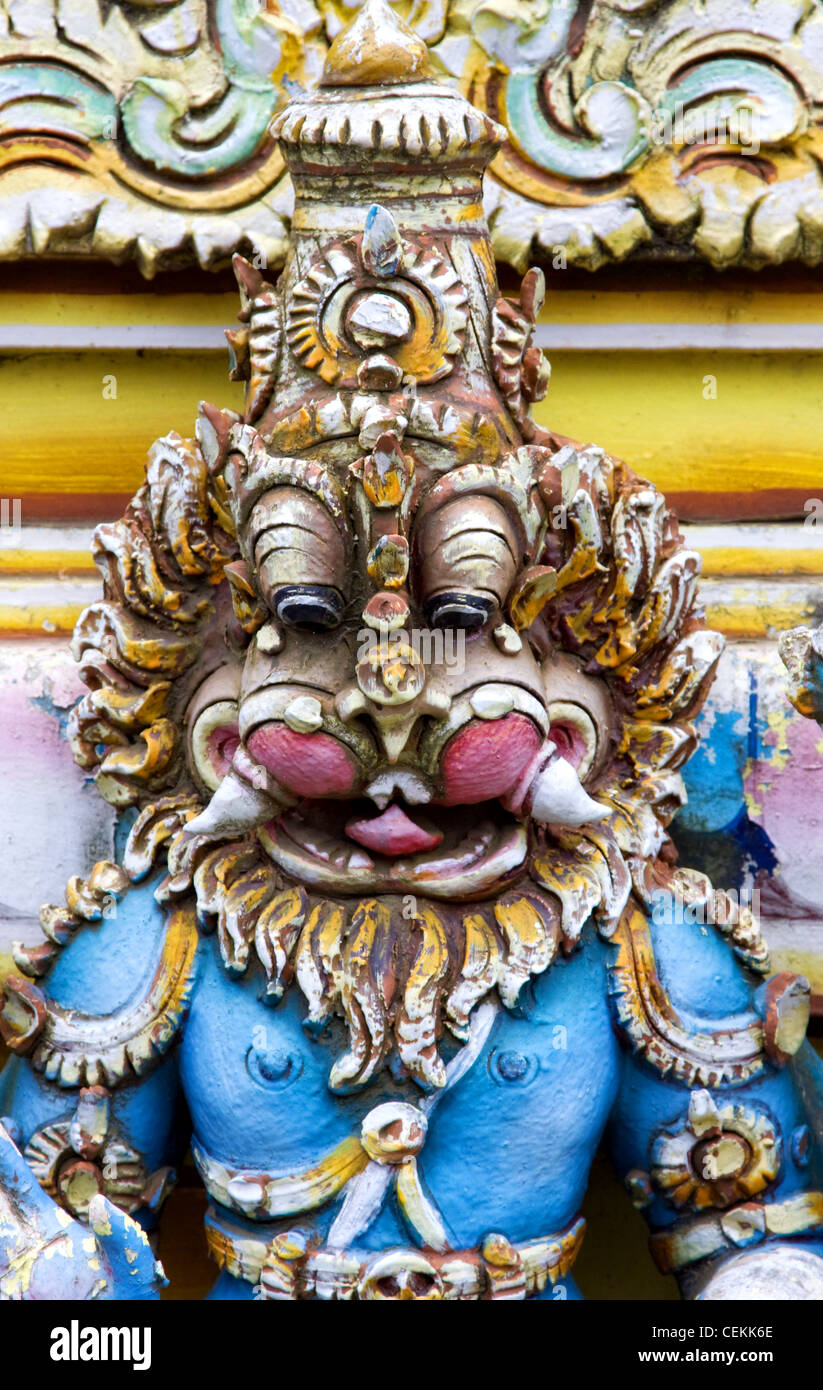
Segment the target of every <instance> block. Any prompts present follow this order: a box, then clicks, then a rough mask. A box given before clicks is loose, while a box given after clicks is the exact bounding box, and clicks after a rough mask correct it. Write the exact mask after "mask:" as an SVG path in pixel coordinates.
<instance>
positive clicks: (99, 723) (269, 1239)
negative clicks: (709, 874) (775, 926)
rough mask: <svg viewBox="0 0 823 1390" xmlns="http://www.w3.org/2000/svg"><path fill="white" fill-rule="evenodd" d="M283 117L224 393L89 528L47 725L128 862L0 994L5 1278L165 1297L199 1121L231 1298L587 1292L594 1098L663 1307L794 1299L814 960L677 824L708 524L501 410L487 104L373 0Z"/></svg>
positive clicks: (809, 1218) (81, 892)
mask: <svg viewBox="0 0 823 1390" xmlns="http://www.w3.org/2000/svg"><path fill="white" fill-rule="evenodd" d="M277 135H278V138H279V140H280V142H281V147H282V150H283V155H284V158H285V159H286V161H287V163H288V166H289V169H290V171H291V174H292V177H293V179H294V183H295V188H296V191H297V205H296V211H295V218H294V225H293V233H292V241H291V246H290V251H289V256H288V259H287V262H286V265H285V269H284V271H283V275H282V277H281V279H280V280H279V282H278V283H277V285H276V286H274V285H273V284H271V283H270V282H268V281H267V280H266V279H265V278H264V276H263V274H262V273H261V271H260V270H258V269H256V268H255V267H254V266H252V265H250V264H249V263H247V262H245V261H243V260H241V259H238V261H237V274H238V280H239V284H240V291H241V298H242V308H241V313H240V320H241V326H240V328H239V329H237V330H234V331H233V332H232V333H230V334H229V337H230V340H231V347H232V353H233V362H234V366H233V370H234V372H235V374H236V375H237V376H239V377H240V378H242V379H245V380H246V382H247V409H246V413H245V415H244V417H243V418H239V417H238V416H235V415H233V414H231V413H229V412H224V411H220V410H219V409H216V408H215V407H213V406H210V405H203V406H202V408H201V412H200V416H199V419H198V422H197V428H196V435H195V437H194V438H193V439H183V438H181V437H180V436H178V435H176V434H170V435H168V436H166V437H165V438H164V439H161V440H160V441H159V442H158V443H156V444H155V445H154V447H153V449H152V451H151V454H150V458H149V463H148V466H147V470H146V480H145V484H144V486H143V487H142V488H141V489H140V491H139V492H138V493H137V495H136V496H135V498H134V500H133V502H132V504H131V506H130V508H129V510H128V512H127V513H126V515H125V516H124V517H123V518H122V519H121V520H120V521H118V522H116V523H114V524H112V525H103V526H101V527H99V528H98V531H97V533H96V554H97V559H98V563H99V567H100V569H101V572H102V574H103V577H104V583H105V588H104V598H103V599H102V601H100V602H98V603H95V604H93V605H92V606H91V607H90V608H89V609H88V610H87V611H86V612H85V613H84V614H83V616H82V617H81V619H80V621H79V623H78V626H77V629H76V633H75V639H74V652H75V655H76V657H77V660H78V661H79V663H80V669H81V671H82V674H83V677H84V679H85V682H86V684H87V685H88V687H89V693H88V694H87V695H86V696H85V697H84V698H83V699H82V700H81V701H80V703H79V704H78V705H77V707H76V708H75V710H74V711H73V713H72V716H71V719H70V731H71V737H72V742H73V747H74V752H75V756H76V757H77V758H78V760H79V761H80V763H81V764H82V765H83V766H84V767H85V768H87V769H88V772H89V775H90V776H93V777H94V778H95V779H96V782H97V786H98V788H99V790H100V792H101V793H102V794H103V795H104V796H105V797H106V798H107V799H108V800H109V801H110V802H112V803H113V804H114V805H115V806H116V807H117V808H119V810H120V812H121V815H120V829H119V833H118V854H117V863H113V862H112V863H109V862H103V863H99V864H97V865H95V866H94V868H93V869H92V871H91V872H90V873H89V874H88V876H86V877H81V876H77V877H75V878H73V879H72V880H71V881H70V883H69V885H68V889H67V894H66V903H65V906H62V905H56V906H48V907H46V908H44V909H43V913H42V926H43V930H44V941H43V943H42V944H41V945H39V946H36V947H34V948H32V947H27V948H21V949H20V950H19V951H18V953H17V963H18V966H19V968H20V971H21V974H20V975H19V976H17V977H13V978H12V979H10V980H9V981H8V982H7V984H6V987H5V1003H4V1007H3V1011H2V1015H0V1027H2V1031H3V1036H4V1038H5V1040H6V1042H7V1043H8V1045H9V1047H10V1048H11V1050H12V1052H13V1053H14V1054H15V1055H14V1057H13V1058H12V1061H11V1062H10V1064H9V1066H8V1067H7V1070H6V1072H5V1073H4V1077H3V1081H2V1091H1V1092H0V1114H2V1115H3V1116H5V1119H4V1121H3V1123H4V1125H5V1130H6V1134H7V1138H6V1140H5V1151H4V1160H3V1164H4V1166H3V1179H2V1182H3V1192H4V1196H5V1201H4V1203H3V1206H2V1211H0V1232H2V1245H3V1250H4V1255H3V1272H2V1274H0V1292H2V1293H4V1294H5V1295H7V1296H9V1297H30V1298H43V1297H52V1298H55V1297H65V1296H70V1297H76V1298H83V1297H103V1298H117V1299H125V1298H134V1297H152V1296H156V1295H157V1293H158V1291H159V1287H160V1273H159V1270H156V1269H155V1265H154V1256H153V1254H152V1251H151V1249H150V1247H149V1246H148V1245H147V1244H146V1242H145V1239H144V1237H143V1236H142V1234H141V1232H142V1230H143V1228H145V1229H147V1230H151V1229H152V1228H153V1226H154V1225H155V1222H156V1220H157V1217H158V1214H159V1211H160V1208H161V1206H162V1202H163V1198H164V1196H165V1195H166V1193H167V1191H168V1190H169V1187H170V1185H171V1183H172V1182H173V1180H174V1168H175V1166H176V1165H177V1164H178V1163H179V1161H180V1159H181V1156H182V1154H183V1153H184V1152H185V1149H186V1146H187V1144H188V1143H189V1142H191V1148H192V1153H193V1155H194V1160H195V1163H196V1165H197V1168H198V1170H199V1173H200V1176H201V1178H202V1180H203V1183H204V1185H205V1187H206V1189H207V1191H208V1194H209V1198H210V1207H209V1214H208V1217H207V1224H206V1234H207V1239H208V1244H209V1249H210V1252H211V1254H212V1255H213V1257H214V1259H215V1261H216V1263H217V1265H218V1267H219V1271H220V1273H219V1278H218V1280H217V1283H216V1285H215V1289H214V1293H213V1296H214V1297H216V1298H221V1299H243V1298H251V1297H254V1296H257V1297H259V1298H262V1299H264V1300H290V1299H309V1298H320V1299H348V1298H364V1299H389V1300H395V1299H399V1300H411V1299H423V1300H432V1299H441V1298H447V1299H478V1298H482V1299H497V1298H503V1299H512V1298H514V1299H522V1298H527V1297H529V1298H538V1299H561V1298H575V1297H578V1296H579V1295H578V1293H577V1290H576V1285H575V1283H574V1278H573V1274H572V1267H573V1264H574V1260H575V1256H576V1254H577V1251H578V1249H579V1247H580V1243H581V1241H582V1238H583V1221H582V1219H581V1218H580V1216H579V1211H580V1205H581V1201H582V1198H583V1195H584V1192H585V1189H586V1185H587V1181H588V1173H589V1168H590V1165H591V1162H592V1159H593V1157H594V1154H595V1151H596V1149H597V1147H598V1144H599V1143H600V1141H601V1138H602V1137H603V1136H604V1134H605V1136H606V1139H607V1142H608V1143H609V1145H610V1148H611V1151H612V1153H613V1156H614V1160H615V1163H616V1165H617V1168H618V1170H619V1172H620V1173H621V1175H622V1176H623V1177H624V1179H625V1182H626V1186H627V1189H628V1192H629V1195H630V1197H631V1199H632V1200H633V1201H634V1202H635V1203H636V1204H637V1206H639V1207H641V1208H642V1209H643V1210H644V1212H645V1214H646V1215H647V1217H648V1220H649V1224H650V1226H651V1228H652V1250H653V1254H654V1256H655V1259H656V1260H657V1262H658V1264H659V1266H660V1267H661V1268H662V1269H663V1270H667V1271H672V1272H674V1273H676V1274H677V1276H678V1278H679V1280H680V1283H681V1287H682V1289H683V1292H684V1294H685V1295H686V1296H688V1297H695V1296H699V1297H706V1298H725V1297H739V1296H742V1297H746V1298H754V1299H756V1298H766V1297H768V1298H774V1297H777V1298H781V1297H782V1298H787V1297H798V1296H799V1297H813V1298H817V1297H820V1296H821V1295H823V1263H821V1248H822V1245H821V1232H823V1191H821V1190H820V1182H821V1174H820V1171H819V1156H818V1152H817V1147H816V1139H815V1121H816V1117H817V1116H818V1115H819V1108H818V1105H817V1097H818V1095H819V1073H818V1066H817V1063H816V1061H815V1059H814V1056H813V1054H812V1053H811V1051H810V1049H809V1048H808V1045H805V1044H804V1041H803V1040H804V1034H805V1026H806V1020H807V1017H808V985H807V983H806V981H805V980H803V979H802V978H798V977H797V976H793V975H789V974H781V975H777V976H774V977H771V978H768V975H769V964H768V955H767V951H766V947H765V945H764V943H763V941H762V940H761V938H760V935H759V931H758V927H757V923H756V921H755V920H754V918H753V917H752V914H751V912H750V911H749V910H748V909H746V908H745V906H741V905H740V904H739V902H737V901H736V900H735V899H734V898H733V897H732V896H730V895H728V894H726V893H723V892H721V891H716V890H715V889H714V888H713V887H712V885H711V884H710V883H709V881H708V880H707V879H706V878H705V876H703V875H701V874H698V873H696V872H691V871H689V870H688V869H686V868H683V867H680V866H678V864H677V862H676V857H675V855H674V852H673V847H672V845H671V842H670V840H669V838H668V835H667V826H668V824H669V821H670V820H671V818H672V816H673V815H674V813H675V811H676V810H677V808H678V806H680V805H681V804H682V801H683V798H684V791H683V783H682V780H681V776H680V772H679V769H680V767H681V766H682V764H683V763H684V762H685V760H686V759H687V758H688V757H689V755H690V753H691V752H692V751H693V748H694V746H695V735H694V730H693V726H692V723H691V719H692V717H693V716H694V714H695V713H696V711H697V710H698V708H699V706H700V703H701V700H702V698H703V696H704V695H705V692H706V689H707V686H708V684H709V682H710V680H711V676H712V672H713V668H714V666H715V663H716V661H717V659H718V656H719V654H720V649H721V645H722V643H721V639H720V638H719V637H718V636H717V635H716V634H714V633H712V632H710V631H707V630H706V628H705V627H704V625H703V623H702V620H701V613H700V609H699V606H698V605H697V600H696V583H697V579H698V573H699V557H698V556H697V554H696V553H695V552H693V551H690V550H689V549H687V548H686V546H685V545H684V543H683V542H682V540H681V538H680V536H679V533H678V530H677V526H676V522H675V520H674V518H673V517H672V515H671V514H670V513H669V512H668V511H667V509H666V506H665V503H664V501H663V498H662V497H661V496H660V495H659V493H658V492H657V491H656V490H655V489H654V488H653V487H652V486H651V485H650V484H648V483H646V482H644V481H643V480H642V479H639V478H637V477H635V476H634V475H633V474H632V473H631V472H630V471H629V470H628V469H627V468H625V466H624V465H622V464H621V463H620V462H619V461H618V460H616V459H613V458H610V457H607V456H606V455H604V453H603V452H602V451H601V450H599V449H596V448H593V447H589V448H586V449H583V448H580V447H579V446H576V445H574V444H572V443H570V442H569V441H567V440H563V439H560V438H558V437H555V436H554V435H552V434H549V433H547V432H545V431H542V430H540V429H538V428H537V427H536V426H535V424H534V423H533V422H532V420H531V418H530V403H531V402H532V401H534V400H535V399H538V398H539V397H540V396H541V395H542V394H543V393H544V392H545V389H546V386H547V382H548V367H547V364H546V363H545V361H544V360H543V358H542V356H541V354H540V353H539V351H537V350H536V349H535V348H534V347H532V346H531V344H530V339H531V333H532V326H533V323H534V320H535V317H536V315H537V314H538V313H539V309H540V301H541V295H542V277H541V275H540V274H539V273H538V272H534V271H530V272H528V274H527V275H526V276H525V278H524V280H523V285H522V289H521V292H520V297H519V300H518V301H517V302H512V301H508V300H505V299H503V298H501V297H500V296H499V293H498V290H497V285H496V279H495V267H494V257H493V254H492V250H491V245H490V242H489V237H488V231H487V226H486V223H485V220H484V216H483V211H482V204H481V180H482V176H483V172H484V169H485V167H486V165H487V163H488V161H489V159H490V158H491V157H492V156H493V155H494V152H495V150H496V149H497V147H498V145H499V142H500V140H501V138H502V135H503V132H502V131H501V130H500V129H499V128H498V127H497V126H496V125H495V124H494V123H493V122H492V121H491V120H490V118H489V117H488V116H487V115H485V114H484V113H482V112H479V111H477V110H475V109H473V108H472V107H471V106H469V105H468V104H467V102H466V101H465V99H464V98H463V97H462V96H461V95H460V94H458V93H457V92H455V91H453V90H451V89H449V88H448V87H444V86H442V85H438V84H437V83H436V82H435V81H433V80H432V77H431V73H430V70H429V57H428V54H427V50H426V46H425V44H423V43H422V42H421V41H420V40H419V39H417V38H416V37H415V36H414V34H413V33H412V32H411V31H410V30H408V29H406V28H405V27H404V26H403V25H402V24H401V23H399V22H398V21H397V19H396V17H395V16H394V15H393V14H392V12H391V11H390V10H389V9H388V8H387V7H386V6H385V4H384V3H383V0H369V3H368V5H367V6H366V7H365V8H364V9H363V10H362V11H360V13H359V14H358V16H357V18H356V19H355V21H354V23H353V24H352V26H351V27H349V28H348V29H346V30H344V31H342V32H341V34H340V35H339V36H338V38H337V40H336V41H335V43H334V44H333V46H332V47H331V49H330V51H329V53H328V56H327V58H326V63H325V68H324V72H323V76H322V79H321V82H320V84H319V86H318V88H317V89H316V90H315V91H314V92H312V93H296V94H295V95H294V97H293V99H292V101H291V102H290V104H289V105H288V107H287V108H286V109H285V110H284V111H283V113H282V114H281V115H280V116H279V117H278V119H277Z"/></svg>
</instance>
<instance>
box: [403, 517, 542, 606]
mask: <svg viewBox="0 0 823 1390" xmlns="http://www.w3.org/2000/svg"><path fill="white" fill-rule="evenodd" d="M415 543H416V550H417V555H418V563H419V573H420V590H421V594H420V596H421V601H422V607H423V612H424V614H425V615H426V620H427V622H428V623H429V626H430V627H434V628H438V627H439V628H449V627H451V628H462V629H464V630H466V631H474V630H476V629H478V628H481V627H483V626H484V624H485V623H487V622H488V620H489V618H490V617H491V615H492V613H493V612H495V611H497V610H499V609H500V608H502V606H503V604H504V602H505V600H506V596H507V594H508V592H509V590H510V588H511V586H512V583H513V581H514V577H515V574H516V573H517V569H518V563H519V546H518V540H517V536H516V534H515V530H514V527H513V525H512V522H511V520H510V518H509V517H508V515H507V514H506V512H505V510H504V508H503V507H502V506H501V505H500V503H499V502H497V501H496V500H495V499H494V498H492V497H486V496H483V495H479V496H471V495H470V496H462V497H456V498H452V499H451V500H450V501H447V502H445V503H443V504H442V505H441V506H439V507H437V509H436V510H434V511H432V512H430V513H429V514H428V515H427V516H425V517H424V520H423V522H422V524H421V526H420V529H419V532H418V534H417V536H416V538H415Z"/></svg>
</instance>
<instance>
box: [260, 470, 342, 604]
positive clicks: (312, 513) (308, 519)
mask: <svg viewBox="0 0 823 1390" xmlns="http://www.w3.org/2000/svg"><path fill="white" fill-rule="evenodd" d="M249 535H250V544H251V549H252V554H253V557H254V569H255V575H256V579H257V587H258V589H259V591H260V593H261V594H262V596H263V598H264V599H265V601H266V603H267V604H268V606H269V608H270V609H271V611H272V612H273V613H275V614H276V615H277V617H278V618H282V619H283V621H284V622H288V623H297V624H300V625H305V626H309V627H319V628H330V627H335V626H336V625H337V623H339V621H340V619H341V617H342V616H343V609H344V607H345V595H346V592H347V588H348V582H347V571H348V564H347V546H346V542H345V539H344V536H343V534H342V532H341V530H340V527H339V526H338V524H337V522H336V521H335V520H334V518H333V517H332V516H331V514H330V513H329V511H328V509H327V508H326V507H325V506H324V505H323V503H322V502H321V501H320V499H319V498H318V497H313V496H312V495H311V494H310V493H308V492H306V491H305V490H304V489H302V488H296V487H275V488H272V489H271V490H270V491H269V492H267V493H265V494H264V495H263V496H262V497H261V498H260V500H259V501H258V502H257V503H256V504H255V507H254V510H253V511H252V514H251V517H250V521H249Z"/></svg>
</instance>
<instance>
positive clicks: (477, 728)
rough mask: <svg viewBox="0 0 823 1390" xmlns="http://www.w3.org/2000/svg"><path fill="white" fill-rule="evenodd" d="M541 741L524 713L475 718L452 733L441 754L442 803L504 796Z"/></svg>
mask: <svg viewBox="0 0 823 1390" xmlns="http://www.w3.org/2000/svg"><path fill="white" fill-rule="evenodd" d="M542 742H543V740H542V738H541V737H540V734H539V732H538V731H537V729H536V728H535V726H534V724H533V723H532V721H531V720H530V719H527V718H526V716H525V715H524V714H507V715H506V717H505V719H495V720H494V721H488V722H487V721H485V720H480V719H477V720H474V721H473V722H472V723H471V724H469V725H468V727H467V728H465V729H462V730H461V731H460V733H459V734H456V735H455V737H454V738H453V739H452V741H451V743H450V744H449V745H448V747H447V749H446V751H445V753H444V754H443V760H442V763H441V772H442V776H443V788H444V795H443V798H442V801H443V804H444V805H446V806H459V805H464V806H466V805H471V804H472V803H474V802H477V801H489V800H491V798H492V797H495V796H504V795H505V794H506V792H508V791H510V790H511V788H512V787H513V786H514V784H515V782H516V781H517V779H518V777H519V776H520V774H521V773H522V771H523V769H524V768H525V766H526V764H527V763H528V762H529V760H530V759H531V758H533V757H534V755H535V753H536V752H537V750H538V748H539V747H540V746H541V744H542Z"/></svg>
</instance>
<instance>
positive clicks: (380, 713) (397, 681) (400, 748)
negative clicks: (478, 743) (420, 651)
mask: <svg viewBox="0 0 823 1390" xmlns="http://www.w3.org/2000/svg"><path fill="white" fill-rule="evenodd" d="M418 660H419V658H418ZM399 665H400V666H403V658H399ZM404 669H405V668H404ZM420 670H421V672H422V674H423V681H422V684H421V686H420V688H419V690H417V691H416V692H415V693H412V694H409V693H408V692H409V689H410V682H411V679H412V677H411V676H409V677H408V678H406V677H405V676H404V675H403V673H402V671H400V670H398V672H394V671H391V670H388V671H383V670H382V668H381V672H380V679H379V682H377V681H375V687H374V688H375V694H374V695H373V696H372V695H369V694H367V693H366V690H365V689H364V686H363V684H361V681H360V673H359V670H358V679H357V680H356V681H352V682H350V684H349V685H347V686H346V687H345V688H344V689H343V690H341V691H340V692H339V694H338V695H337V697H336V699H335V708H336V710H337V713H338V715H339V716H340V718H341V719H342V721H343V722H344V723H349V721H350V720H352V719H363V720H365V721H367V722H368V724H369V726H370V728H371V729H372V731H373V734H374V736H375V738H376V740H377V742H378V744H379V746H380V748H381V750H382V752H383V754H384V756H385V759H386V761H387V762H388V763H389V764H390V765H392V766H393V765H394V764H395V763H397V762H398V760H399V758H400V756H401V754H403V753H404V752H405V751H406V749H407V748H408V746H409V744H410V742H411V740H412V735H413V734H415V733H416V732H417V729H418V726H419V724H420V722H421V720H423V719H425V718H427V717H428V716H434V717H435V718H438V719H442V718H443V717H444V716H445V715H447V714H448V712H449V709H450V708H451V697H450V696H449V695H448V694H446V692H445V691H442V690H439V689H438V688H437V687H436V686H433V685H431V684H430V683H428V684H427V683H426V681H425V672H424V671H423V665H422V662H421V663H420ZM416 671H417V667H414V666H413V667H412V672H416Z"/></svg>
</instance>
